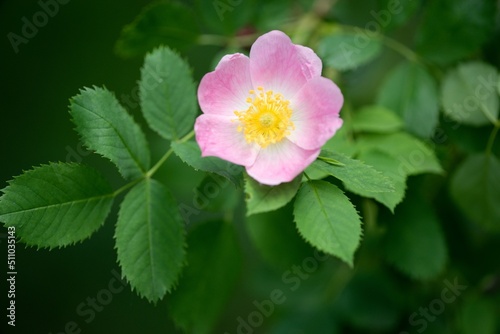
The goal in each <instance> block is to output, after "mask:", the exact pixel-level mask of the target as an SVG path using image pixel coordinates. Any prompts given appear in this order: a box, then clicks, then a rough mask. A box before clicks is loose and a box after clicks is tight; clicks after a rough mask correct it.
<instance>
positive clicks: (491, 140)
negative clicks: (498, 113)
mask: <svg viewBox="0 0 500 334" xmlns="http://www.w3.org/2000/svg"><path fill="white" fill-rule="evenodd" d="M499 128H500V121H497V122H496V123H495V127H494V128H493V131H491V134H490V138H489V139H488V144H487V145H486V155H487V156H490V154H491V151H492V150H493V144H494V143H495V138H496V136H497V133H498V129H499Z"/></svg>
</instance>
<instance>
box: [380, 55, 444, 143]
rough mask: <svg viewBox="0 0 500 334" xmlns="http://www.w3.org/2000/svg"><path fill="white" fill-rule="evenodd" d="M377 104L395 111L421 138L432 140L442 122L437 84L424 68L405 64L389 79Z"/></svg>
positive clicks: (398, 67) (411, 130) (382, 88)
mask: <svg viewBox="0 0 500 334" xmlns="http://www.w3.org/2000/svg"><path fill="white" fill-rule="evenodd" d="M377 103H378V104H380V105H382V106H384V107H387V108H389V109H390V110H393V111H395V112H396V113H397V114H398V115H399V116H401V118H402V119H403V120H404V123H405V125H406V129H408V130H409V131H410V132H412V133H414V134H416V135H417V136H420V137H430V136H431V135H432V133H433V132H434V129H435V128H436V125H437V123H438V113H439V103H438V93H437V85H436V82H435V80H434V79H433V78H432V76H431V75H430V74H429V73H428V71H427V70H426V69H425V68H423V67H421V66H420V65H417V64H413V63H409V62H404V63H402V64H401V65H399V66H397V67H395V68H394V69H393V70H392V71H391V72H390V73H389V74H388V76H387V78H386V79H385V82H384V84H383V85H382V87H381V88H380V91H379V93H378V97H377Z"/></svg>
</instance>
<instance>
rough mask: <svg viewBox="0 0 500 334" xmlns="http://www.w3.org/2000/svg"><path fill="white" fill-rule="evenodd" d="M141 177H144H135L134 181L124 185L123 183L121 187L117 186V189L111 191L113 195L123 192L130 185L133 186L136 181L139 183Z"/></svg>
mask: <svg viewBox="0 0 500 334" xmlns="http://www.w3.org/2000/svg"><path fill="white" fill-rule="evenodd" d="M143 179H144V178H143V177H141V178H138V179H136V180H134V181H132V182H129V183H127V184H126V185H124V186H123V187H121V188H119V189H117V190H115V191H114V192H113V197H116V196H118V195H120V194H121V193H122V192H124V191H125V190H127V189H129V188H131V187H133V186H135V185H136V184H137V183H139V182H140V181H142V180H143Z"/></svg>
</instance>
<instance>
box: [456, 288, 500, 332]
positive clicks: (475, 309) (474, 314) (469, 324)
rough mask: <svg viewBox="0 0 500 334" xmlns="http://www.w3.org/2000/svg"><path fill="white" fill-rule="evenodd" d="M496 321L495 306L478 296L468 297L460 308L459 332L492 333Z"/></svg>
mask: <svg viewBox="0 0 500 334" xmlns="http://www.w3.org/2000/svg"><path fill="white" fill-rule="evenodd" d="M497 322H498V314H497V312H496V310H495V306H494V305H493V304H492V303H491V302H490V301H489V300H487V299H480V298H479V296H471V297H468V298H467V299H466V300H465V301H464V303H463V305H462V307H461V309H460V329H461V330H460V334H494V333H495V328H496V323H497Z"/></svg>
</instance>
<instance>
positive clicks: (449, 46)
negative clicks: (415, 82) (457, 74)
mask: <svg viewBox="0 0 500 334" xmlns="http://www.w3.org/2000/svg"><path fill="white" fill-rule="evenodd" d="M426 9H427V10H426V12H425V14H424V20H423V21H422V26H421V27H420V29H418V30H417V31H418V34H417V38H416V42H417V43H416V44H417V50H418V52H419V54H421V55H423V56H424V57H425V58H427V59H429V60H431V61H433V62H437V63H439V64H447V63H451V62H454V61H456V60H459V59H461V58H464V57H466V56H468V55H470V54H472V53H473V52H474V51H476V50H478V49H479V48H480V47H481V45H483V44H484V43H485V42H486V41H487V40H488V38H489V37H490V35H491V33H492V32H493V29H494V26H495V13H496V12H497V7H496V1H495V0H482V1H477V0H461V1H455V0H440V1H432V2H429V3H428V6H426ZM450 31H452V32H453V33H451V34H450Z"/></svg>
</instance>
